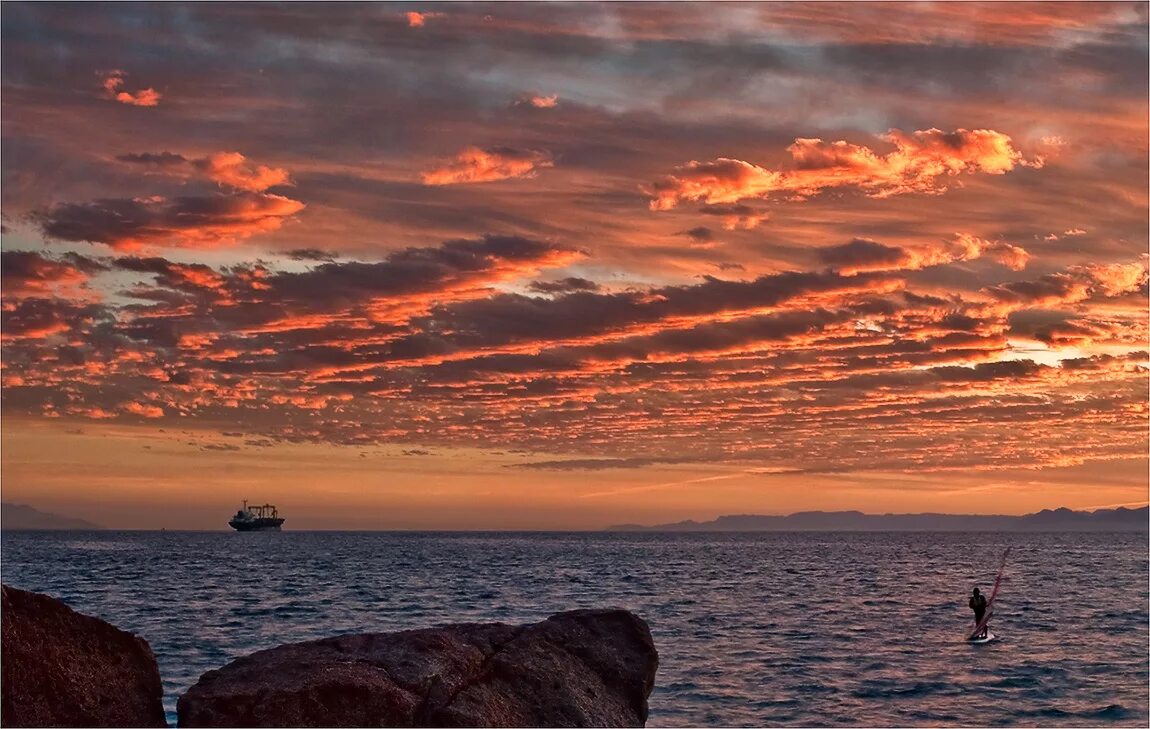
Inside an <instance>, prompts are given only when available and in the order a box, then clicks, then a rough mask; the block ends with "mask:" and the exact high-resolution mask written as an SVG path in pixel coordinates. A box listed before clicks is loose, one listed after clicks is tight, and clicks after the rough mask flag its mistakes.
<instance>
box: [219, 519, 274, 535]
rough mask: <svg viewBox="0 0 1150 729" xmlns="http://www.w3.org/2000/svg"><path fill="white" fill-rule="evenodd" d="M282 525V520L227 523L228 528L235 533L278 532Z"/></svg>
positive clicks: (233, 521)
mask: <svg viewBox="0 0 1150 729" xmlns="http://www.w3.org/2000/svg"><path fill="white" fill-rule="evenodd" d="M283 523H284V520H283V519H253V520H251V521H237V520H235V519H232V520H231V521H229V522H228V526H230V527H231V528H232V529H235V530H236V531H237V532H278V531H280V527H281V526H282V525H283Z"/></svg>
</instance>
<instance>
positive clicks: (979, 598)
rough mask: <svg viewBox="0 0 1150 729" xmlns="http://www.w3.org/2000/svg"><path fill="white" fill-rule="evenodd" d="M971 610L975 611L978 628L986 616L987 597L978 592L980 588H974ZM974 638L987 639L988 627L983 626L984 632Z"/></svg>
mask: <svg viewBox="0 0 1150 729" xmlns="http://www.w3.org/2000/svg"><path fill="white" fill-rule="evenodd" d="M970 609H971V610H973V611H974V624H975V626H977V625H978V624H979V623H981V622H982V618H983V616H984V615H986V597H985V596H983V595H981V594H980V593H979V592H978V588H977V587H976V588H974V593H973V594H971V596H970ZM971 637H972V638H985V637H986V626H985V625H984V626H982V630H981V631H979V633H978V635H973V636H971Z"/></svg>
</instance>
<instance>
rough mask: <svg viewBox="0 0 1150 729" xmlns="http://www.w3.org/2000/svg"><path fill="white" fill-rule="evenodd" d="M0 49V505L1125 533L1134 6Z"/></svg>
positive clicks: (93, 27) (185, 13)
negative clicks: (1097, 518) (1024, 524)
mask: <svg viewBox="0 0 1150 729" xmlns="http://www.w3.org/2000/svg"><path fill="white" fill-rule="evenodd" d="M0 12H2V28H0V34H2V41H3V46H2V49H0V60H2V69H0V77H2V94H3V98H2V114H0V125H2V140H0V141H2V145H0V157H2V188H0V195H2V215H3V229H2V233H3V237H2V245H0V248H2V256H3V261H2V266H0V273H2V298H3V303H2V312H0V313H2V322H0V335H2V338H3V352H2V354H3V362H2V364H3V369H2V371H0V372H2V375H0V377H2V382H3V390H2V393H3V418H2V423H0V441H2V442H0V445H2V457H0V470H2V473H0V475H2V493H3V496H4V499H5V500H6V501H15V502H18V503H27V504H31V505H33V506H35V507H36V508H39V509H42V510H48V511H55V512H58V513H63V514H67V515H69V516H75V517H80V518H86V519H90V520H93V521H96V522H98V523H101V524H104V525H106V526H111V527H121V528H160V527H165V528H169V529H174V528H187V529H220V528H226V526H225V522H226V520H227V518H228V517H229V516H230V514H231V513H233V512H234V511H235V509H236V508H237V507H238V505H239V503H240V501H241V499H249V500H251V501H253V502H255V503H263V502H266V501H270V502H272V503H275V504H277V505H278V506H279V509H280V513H281V515H283V516H285V517H286V518H287V523H286V524H285V528H297V529H305V528H314V529H338V528H351V529H596V528H601V527H604V526H607V525H610V524H616V523H623V522H637V523H647V524H649V523H658V522H665V521H675V520H679V519H686V518H695V519H710V518H714V517H715V516H718V515H721V514H732V513H736V514H737V513H764V514H785V513H790V512H794V511H801V510H811V509H824V510H830V509H858V510H861V511H865V512H870V513H883V512H921V511H936V512H946V513H1000V514H1022V513H1028V512H1033V511H1037V510H1040V509H1043V508H1055V507H1059V506H1068V507H1071V508H1079V509H1090V508H1099V507H1110V506H1116V505H1141V504H1145V503H1146V502H1147V499H1148V489H1150V485H1148V483H1150V482H1148V458H1147V447H1148V443H1147V432H1148V430H1147V425H1148V421H1147V418H1148V413H1150V408H1148V396H1147V382H1148V380H1147V371H1148V369H1147V368H1148V364H1150V355H1148V352H1147V350H1148V346H1150V345H1148V341H1147V340H1148V327H1147V297H1148V286H1147V278H1148V276H1147V266H1148V255H1147V250H1148V238H1147V215H1148V212H1147V211H1148V208H1147V205H1148V190H1147V180H1148V133H1150V132H1148V106H1147V103H1148V102H1147V98H1148V97H1147V93H1148V92H1147V86H1148V78H1147V68H1148V50H1147V49H1148V42H1147V41H1148V32H1147V6H1146V3H1130V2H1121V3H1087V4H1077V3H1068V2H1067V3H1062V2H1059V3H1049V4H1044V3H1019V4H1013V3H993V4H971V3H897V4H895V3H891V4H886V3H874V4H868V3H844V4H838V3H810V4H807V3H766V4H754V3H737V4H725V3H699V4H694V3H678V4H668V5H662V4H657V3H627V4H612V3H575V4H518V3H494V4H481V3H467V4H464V3H453V4H442V5H440V4H434V3H417V4H408V3H386V4H384V3H356V4H340V3H323V4H318V3H317V4H306V3H288V4H283V5H272V4H242V3H199V4H181V3H157V4H146V3H116V4H110V3H85V4H75V5H69V4H60V3H51V4H49V3H23V2H7V3H4V5H3V6H2V9H0Z"/></svg>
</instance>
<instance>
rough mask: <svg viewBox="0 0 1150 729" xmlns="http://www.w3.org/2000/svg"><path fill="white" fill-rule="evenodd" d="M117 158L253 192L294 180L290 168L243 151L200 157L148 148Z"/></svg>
mask: <svg viewBox="0 0 1150 729" xmlns="http://www.w3.org/2000/svg"><path fill="white" fill-rule="evenodd" d="M116 159H117V160H119V161H120V162H126V163H128V164H135V165H147V166H150V167H153V168H156V169H159V170H161V171H163V172H164V173H166V174H173V175H182V176H189V175H193V174H197V175H201V176H203V177H205V178H207V179H209V180H211V181H213V182H216V183H218V184H221V185H226V186H228V187H232V188H235V189H237V190H247V191H249V192H263V191H264V190H267V189H268V188H269V187H276V186H279V185H291V184H292V179H291V174H290V173H289V172H288V171H287V170H285V169H283V168H282V167H268V166H266V165H256V164H252V163H250V162H249V161H248V159H247V158H246V157H244V156H243V155H242V154H240V153H239V152H217V153H215V154H209V155H207V156H206V157H198V158H192V157H185V156H183V155H180V154H174V153H172V152H160V153H153V152H144V153H142V154H122V155H120V156H119V157H117V158H116Z"/></svg>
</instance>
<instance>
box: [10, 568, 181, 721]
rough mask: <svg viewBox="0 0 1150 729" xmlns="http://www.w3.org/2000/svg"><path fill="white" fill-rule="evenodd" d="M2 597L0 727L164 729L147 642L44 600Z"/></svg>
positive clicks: (19, 593) (28, 595) (16, 593)
mask: <svg viewBox="0 0 1150 729" xmlns="http://www.w3.org/2000/svg"><path fill="white" fill-rule="evenodd" d="M0 592H2V598H0V602H2V604H0V634H2V635H0V664H2V665H0V673H2V675H0V724H3V726H6V727H8V726H150V727H158V726H167V723H166V722H165V720H164V706H163V701H162V692H163V690H162V688H161V684H160V672H159V669H158V668H157V667H156V658H155V656H153V655H152V649H151V648H150V647H149V646H148V642H147V641H146V640H144V639H143V638H139V637H137V636H135V635H133V634H131V633H128V632H126V631H123V630H120V629H119V628H117V627H115V626H113V625H109V624H108V623H106V622H104V621H103V620H100V619H99V618H93V617H91V616H88V615H83V614H81V613H78V612H76V611H75V610H72V609H71V608H70V607H68V606H67V605H65V604H64V603H62V602H60V601H59V600H56V599H55V598H52V597H48V596H47V595H40V594H38V593H35V592H26V591H24V590H18V589H16V588H14V587H8V586H7V585H4V586H2V587H0Z"/></svg>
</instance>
